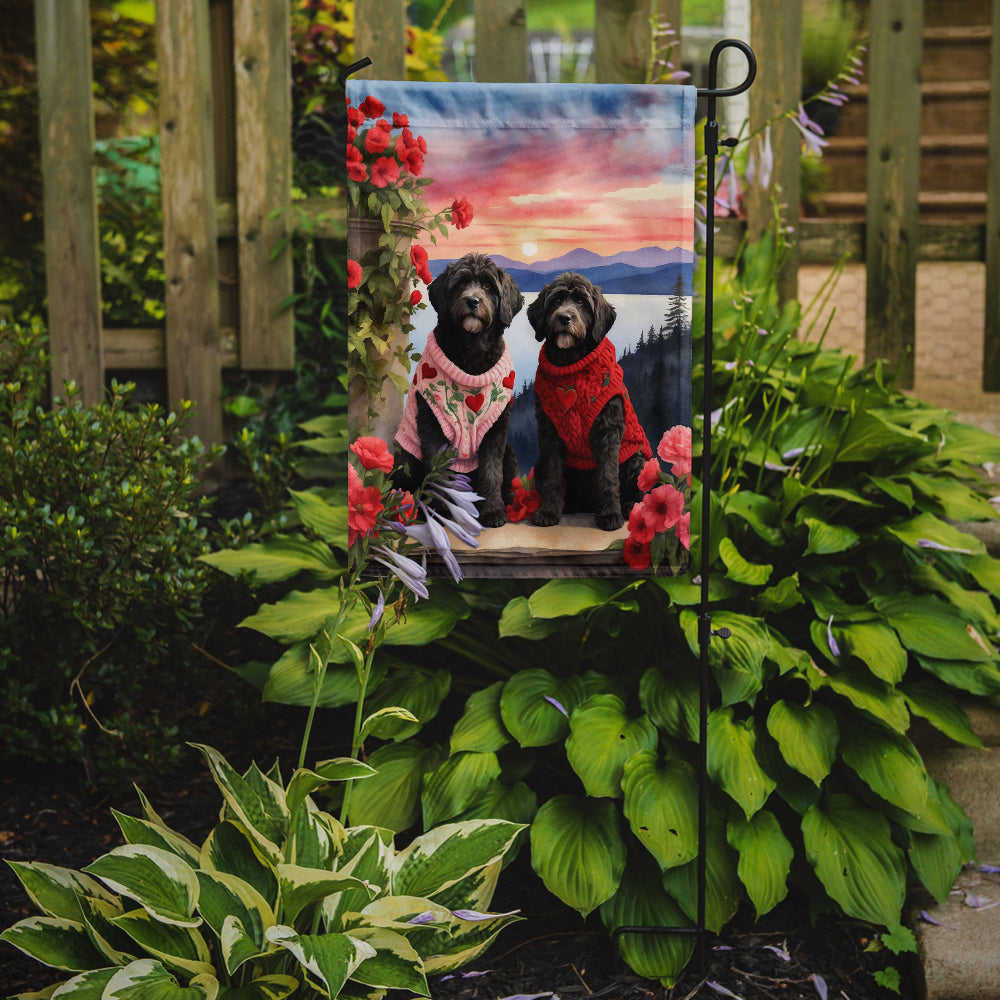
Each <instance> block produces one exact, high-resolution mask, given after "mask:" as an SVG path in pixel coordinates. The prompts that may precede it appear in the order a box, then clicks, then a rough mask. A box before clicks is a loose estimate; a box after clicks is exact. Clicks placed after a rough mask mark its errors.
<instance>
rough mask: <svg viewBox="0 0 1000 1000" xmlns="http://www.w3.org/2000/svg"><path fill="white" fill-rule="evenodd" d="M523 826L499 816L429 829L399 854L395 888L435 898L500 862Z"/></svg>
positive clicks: (403, 892) (398, 890)
mask: <svg viewBox="0 0 1000 1000" xmlns="http://www.w3.org/2000/svg"><path fill="white" fill-rule="evenodd" d="M521 829H523V827H521V826H520V825H518V824H516V823H507V822H504V821H503V820H499V819H497V820H471V821H469V822H463V823H447V824H445V825H444V826H439V827H437V828H435V829H434V830H428V831H427V833H424V834H421V835H420V836H419V837H417V838H415V839H414V840H413V841H412V842H411V843H410V844H409V846H408V847H406V848H405V849H404V850H402V851H400V852H399V854H397V855H396V858H395V860H394V862H393V872H392V891H393V892H394V893H398V894H400V895H404V896H425V897H427V898H428V899H434V898H435V897H437V896H438V895H439V894H440V893H441V892H442V891H443V890H445V889H447V888H448V887H449V886H452V885H454V884H455V883H456V882H458V881H460V880H461V879H464V878H466V877H467V876H469V875H471V874H473V873H475V872H477V871H479V870H480V869H482V868H486V867H487V866H488V865H492V864H494V863H496V862H499V861H500V860H501V859H502V858H503V856H504V855H505V854H506V853H507V851H508V850H510V847H511V845H512V844H513V843H514V838H515V837H516V836H517V834H518V832H519V831H520V830H521Z"/></svg>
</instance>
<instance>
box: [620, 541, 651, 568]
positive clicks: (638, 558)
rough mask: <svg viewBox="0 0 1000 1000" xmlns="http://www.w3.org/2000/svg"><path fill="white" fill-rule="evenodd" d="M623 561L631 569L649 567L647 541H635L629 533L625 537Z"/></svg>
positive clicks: (649, 558)
mask: <svg viewBox="0 0 1000 1000" xmlns="http://www.w3.org/2000/svg"><path fill="white" fill-rule="evenodd" d="M624 555H625V562H626V564H627V565H629V566H631V567H632V569H636V570H642V569H649V567H650V563H651V557H650V552H649V542H639V541H636V539H635V538H633V537H632V536H631V535H630V536H629V537H628V538H626V539H625V549H624Z"/></svg>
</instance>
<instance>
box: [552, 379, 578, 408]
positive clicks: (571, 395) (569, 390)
mask: <svg viewBox="0 0 1000 1000" xmlns="http://www.w3.org/2000/svg"><path fill="white" fill-rule="evenodd" d="M556 389H557V391H558V392H559V396H558V399H559V402H560V403H562V407H563V409H564V410H571V409H572V408H573V405H574V404H575V403H576V389H574V388H573V386H571V385H557V386H556Z"/></svg>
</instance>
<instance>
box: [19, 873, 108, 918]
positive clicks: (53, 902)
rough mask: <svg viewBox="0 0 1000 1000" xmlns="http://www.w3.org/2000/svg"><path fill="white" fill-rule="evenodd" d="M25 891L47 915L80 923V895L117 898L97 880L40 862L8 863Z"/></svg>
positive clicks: (104, 898)
mask: <svg viewBox="0 0 1000 1000" xmlns="http://www.w3.org/2000/svg"><path fill="white" fill-rule="evenodd" d="M7 864H9V865H10V867H11V868H12V869H13V871H14V874H15V875H16V876H17V877H18V880H19V881H20V883H21V885H22V886H23V887H24V891H25V892H26V893H27V894H28V896H29V897H30V898H31V901H32V902H33V903H34V904H35V906H37V907H38V909H40V910H41V911H42V912H43V913H44V914H45V915H46V916H49V917H65V918H66V919H67V920H81V919H82V918H83V912H82V910H81V909H80V897H81V896H93V897H94V898H96V899H103V900H105V901H107V902H109V903H114V902H116V898H115V897H114V896H113V895H111V893H109V892H108V890H107V889H105V888H104V886H103V885H101V883H100V882H98V881H97V879H94V878H91V877H90V876H89V875H84V874H83V873H81V872H78V871H74V870H73V869H72V868H60V867H59V866H58V865H47V864H44V863H42V862H39V861H8V862H7Z"/></svg>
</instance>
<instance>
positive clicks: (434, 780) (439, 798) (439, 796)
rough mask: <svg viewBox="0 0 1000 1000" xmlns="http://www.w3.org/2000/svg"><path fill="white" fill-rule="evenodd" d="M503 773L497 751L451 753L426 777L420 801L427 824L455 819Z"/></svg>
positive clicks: (435, 824)
mask: <svg viewBox="0 0 1000 1000" xmlns="http://www.w3.org/2000/svg"><path fill="white" fill-rule="evenodd" d="M499 776H500V764H499V763H498V762H497V756H496V754H495V753H473V752H465V753H457V754H452V755H451V756H450V757H448V759H447V760H446V761H445V762H444V763H443V764H442V765H441V766H440V767H439V768H438V769H437V770H436V771H432V772H431V773H430V774H428V775H427V777H426V778H425V779H424V790H423V794H422V796H421V804H422V806H423V813H424V827H425V828H427V829H429V828H430V827H432V826H437V825H438V824H439V823H441V822H443V821H445V820H450V819H454V818H455V817H456V816H458V814H459V813H461V812H463V811H464V810H466V809H468V808H469V806H470V805H472V803H473V802H474V801H475V800H476V799H477V798H478V797H479V796H480V795H482V794H483V792H484V791H485V790H486V788H487V787H488V786H489V785H490V784H492V782H493V781H494V780H495V779H496V778H498V777H499Z"/></svg>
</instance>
